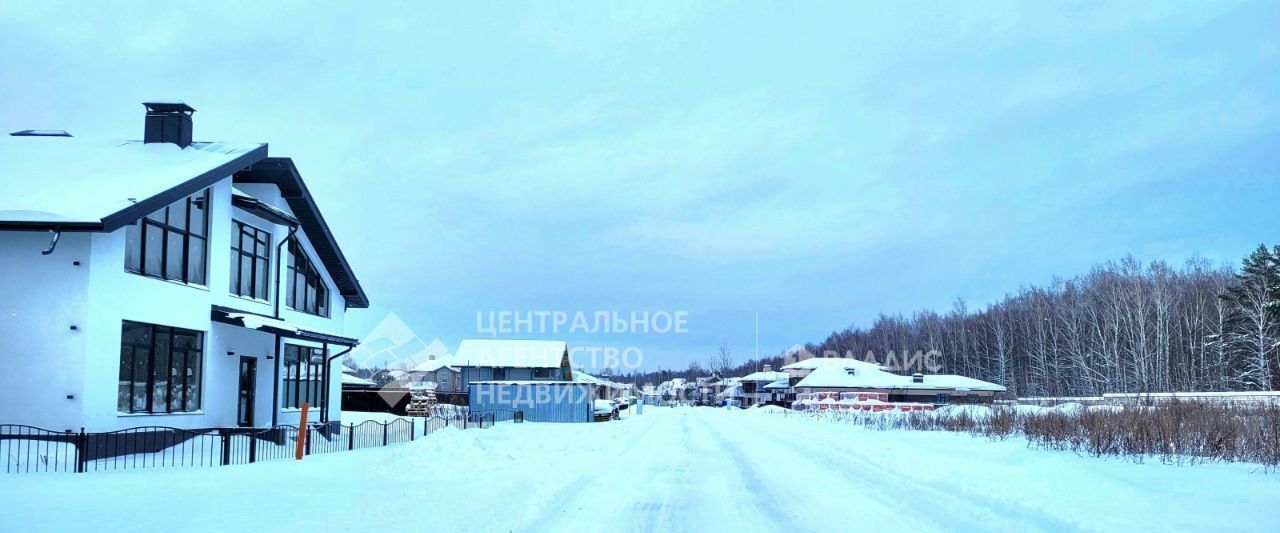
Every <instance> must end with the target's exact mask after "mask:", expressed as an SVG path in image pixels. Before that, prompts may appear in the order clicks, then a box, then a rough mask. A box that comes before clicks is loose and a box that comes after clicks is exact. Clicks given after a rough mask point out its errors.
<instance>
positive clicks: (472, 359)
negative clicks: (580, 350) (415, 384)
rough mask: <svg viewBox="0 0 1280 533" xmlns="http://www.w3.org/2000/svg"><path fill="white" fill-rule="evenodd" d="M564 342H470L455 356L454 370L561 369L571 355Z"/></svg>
mask: <svg viewBox="0 0 1280 533" xmlns="http://www.w3.org/2000/svg"><path fill="white" fill-rule="evenodd" d="M568 351H569V346H568V344H567V343H565V342H564V341H530V340H491V339H467V340H464V341H462V344H461V345H459V346H458V351H457V353H455V354H454V356H453V365H454V366H476V367H506V368H559V367H560V361H561V360H562V359H563V358H564V356H565V354H566V353H568Z"/></svg>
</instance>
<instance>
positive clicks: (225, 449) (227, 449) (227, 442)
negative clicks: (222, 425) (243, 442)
mask: <svg viewBox="0 0 1280 533" xmlns="http://www.w3.org/2000/svg"><path fill="white" fill-rule="evenodd" d="M218 433H219V434H220V435H222V466H227V465H229V464H231V434H230V433H227V430H226V429H219V430H218Z"/></svg>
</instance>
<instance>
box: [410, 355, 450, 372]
mask: <svg viewBox="0 0 1280 533" xmlns="http://www.w3.org/2000/svg"><path fill="white" fill-rule="evenodd" d="M441 368H444V369H447V370H451V371H454V372H457V371H458V369H456V368H454V367H453V356H452V355H448V354H445V355H441V356H439V357H436V358H435V359H428V360H427V361H424V362H423V363H421V364H419V365H418V366H415V367H413V368H412V369H410V370H409V371H410V372H435V371H437V370H440V369H441Z"/></svg>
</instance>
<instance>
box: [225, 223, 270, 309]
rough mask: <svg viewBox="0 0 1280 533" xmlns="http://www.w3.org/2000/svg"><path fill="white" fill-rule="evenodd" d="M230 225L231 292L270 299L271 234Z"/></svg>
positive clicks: (242, 226)
mask: <svg viewBox="0 0 1280 533" xmlns="http://www.w3.org/2000/svg"><path fill="white" fill-rule="evenodd" d="M232 222H233V224H232V232H231V293H232V294H236V295H239V296H246V297H249V298H257V299H259V300H270V299H271V296H270V294H269V290H268V287H270V286H271V283H270V280H271V234H270V233H267V232H266V231H263V230H260V229H258V228H255V227H253V226H250V225H248V224H245V223H244V222H240V221H239V220H235V221H232Z"/></svg>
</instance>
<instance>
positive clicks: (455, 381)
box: [409, 355, 465, 393]
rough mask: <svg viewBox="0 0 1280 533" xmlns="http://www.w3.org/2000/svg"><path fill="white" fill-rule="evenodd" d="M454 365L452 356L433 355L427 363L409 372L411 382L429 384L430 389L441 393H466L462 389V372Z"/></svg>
mask: <svg viewBox="0 0 1280 533" xmlns="http://www.w3.org/2000/svg"><path fill="white" fill-rule="evenodd" d="M452 365H453V356H452V355H441V356H435V355H432V356H430V358H429V359H428V360H427V361H425V362H423V363H422V364H420V365H418V366H415V367H413V368H412V369H410V370H409V380H410V381H412V382H415V383H422V384H429V385H427V386H428V387H430V388H432V389H434V390H435V391H436V392H440V393H445V392H450V393H461V392H465V390H464V389H463V387H462V371H461V370H459V369H458V368H456V367H454V366H452Z"/></svg>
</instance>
